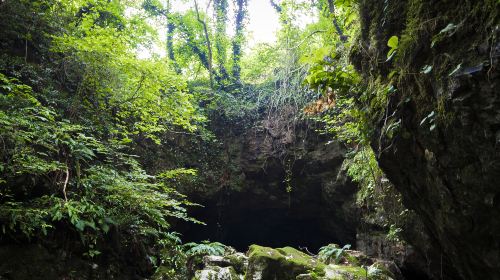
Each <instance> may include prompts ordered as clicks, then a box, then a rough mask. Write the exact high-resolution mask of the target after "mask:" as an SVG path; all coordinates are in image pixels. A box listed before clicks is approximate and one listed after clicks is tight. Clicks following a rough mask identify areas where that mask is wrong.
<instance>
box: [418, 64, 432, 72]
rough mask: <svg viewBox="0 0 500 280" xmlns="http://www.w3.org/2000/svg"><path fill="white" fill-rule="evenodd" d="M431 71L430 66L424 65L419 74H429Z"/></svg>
mask: <svg viewBox="0 0 500 280" xmlns="http://www.w3.org/2000/svg"><path fill="white" fill-rule="evenodd" d="M431 71H432V65H425V66H424V67H423V68H422V70H421V71H420V73H423V74H429V73H430V72H431Z"/></svg>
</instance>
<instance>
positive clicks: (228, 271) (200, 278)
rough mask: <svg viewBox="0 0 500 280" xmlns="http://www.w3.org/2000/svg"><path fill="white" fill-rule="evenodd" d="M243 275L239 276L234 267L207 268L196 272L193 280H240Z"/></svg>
mask: <svg viewBox="0 0 500 280" xmlns="http://www.w3.org/2000/svg"><path fill="white" fill-rule="evenodd" d="M240 279H243V276H242V275H238V273H237V272H236V270H234V268H233V267H231V266H229V267H219V266H207V267H205V268H204V269H202V270H198V271H196V273H195V275H194V277H193V279H192V280H240Z"/></svg>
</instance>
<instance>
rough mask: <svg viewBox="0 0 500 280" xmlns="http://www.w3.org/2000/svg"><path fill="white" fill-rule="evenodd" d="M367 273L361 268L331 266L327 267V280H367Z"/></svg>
mask: <svg viewBox="0 0 500 280" xmlns="http://www.w3.org/2000/svg"><path fill="white" fill-rule="evenodd" d="M366 277H367V272H366V270H365V269H364V268H362V267H359V266H346V265H335V264H330V265H328V266H327V267H326V279H329V280H337V279H352V280H357V279H360V280H361V279H366Z"/></svg>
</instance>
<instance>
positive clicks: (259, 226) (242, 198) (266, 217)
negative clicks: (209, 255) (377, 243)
mask: <svg viewBox="0 0 500 280" xmlns="http://www.w3.org/2000/svg"><path fill="white" fill-rule="evenodd" d="M278 190H279V189H278ZM281 190H284V188H281ZM201 204H203V205H204V207H199V208H195V209H192V211H191V213H190V214H191V216H192V217H195V218H196V219H198V220H200V221H202V222H204V223H206V225H195V224H189V225H186V224H185V225H181V226H180V227H179V228H178V230H179V232H180V233H181V234H182V239H183V240H184V241H194V242H200V241H203V240H210V241H212V242H213V241H217V242H221V243H223V244H226V245H230V246H232V247H234V248H236V249H237V250H239V251H243V252H244V251H246V250H247V249H248V247H249V246H250V245H252V244H259V245H262V246H269V247H285V246H292V247H296V248H303V249H304V250H308V251H310V252H312V253H316V252H317V251H318V249H319V248H320V247H321V246H325V245H327V244H329V243H336V244H342V245H344V244H352V245H355V240H356V225H357V221H345V220H344V218H345V217H343V216H342V214H343V213H341V211H337V212H339V213H335V209H331V208H330V207H328V206H327V205H326V202H325V201H324V200H322V195H321V188H318V187H316V188H314V187H311V186H308V189H307V192H305V193H301V194H295V193H293V191H292V193H287V192H286V191H282V192H281V193H280V194H278V193H276V192H273V193H272V194H270V193H269V192H259V190H258V189H256V190H255V192H244V193H227V192H224V193H223V194H219V195H218V196H217V198H216V199H212V200H208V201H204V202H203V203H201Z"/></svg>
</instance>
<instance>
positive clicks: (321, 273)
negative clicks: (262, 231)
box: [153, 244, 403, 280]
mask: <svg viewBox="0 0 500 280" xmlns="http://www.w3.org/2000/svg"><path fill="white" fill-rule="evenodd" d="M323 248H326V247H323ZM327 249H330V250H323V252H320V253H319V254H318V255H313V254H310V253H305V252H302V251H299V250H297V249H295V248H292V247H284V248H270V247H263V246H259V245H252V246H250V248H249V250H248V251H247V252H246V253H245V254H244V253H241V252H237V251H236V250H235V249H234V248H232V247H225V250H224V253H223V254H220V255H196V256H192V257H191V259H190V260H189V261H188V266H189V267H188V270H189V273H188V274H189V276H188V278H190V279H192V280H237V279H238V280H295V279H296V280H333V279H335V280H337V279H353V280H355V279H373V280H379V279H380V280H382V279H384V280H389V279H394V280H399V279H403V277H402V275H401V272H400V271H399V269H398V267H397V266H396V265H395V264H394V263H393V262H389V261H384V260H380V259H374V258H369V257H367V256H366V255H364V254H363V253H362V252H359V251H354V250H347V249H342V248H339V247H338V246H337V245H335V244H330V245H328V248H327ZM158 271H159V272H157V273H156V275H155V276H154V277H153V279H155V280H161V279H167V278H165V275H163V274H162V272H161V269H159V270H158Z"/></svg>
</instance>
